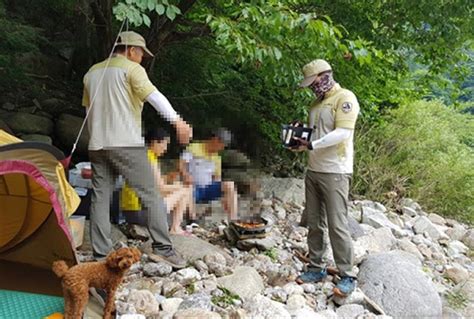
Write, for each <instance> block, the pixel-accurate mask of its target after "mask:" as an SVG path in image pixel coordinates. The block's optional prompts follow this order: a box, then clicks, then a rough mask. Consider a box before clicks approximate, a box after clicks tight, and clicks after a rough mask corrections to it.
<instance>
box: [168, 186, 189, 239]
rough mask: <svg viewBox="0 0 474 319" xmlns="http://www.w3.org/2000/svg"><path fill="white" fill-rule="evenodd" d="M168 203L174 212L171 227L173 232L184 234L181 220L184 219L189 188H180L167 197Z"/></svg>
mask: <svg viewBox="0 0 474 319" xmlns="http://www.w3.org/2000/svg"><path fill="white" fill-rule="evenodd" d="M165 201H166V204H167V206H168V207H169V210H170V211H171V214H172V223H171V227H170V233H171V234H182V233H184V231H183V230H182V229H181V222H182V221H183V214H184V212H185V209H186V207H187V201H188V200H187V190H186V189H185V188H183V189H180V190H178V191H176V192H173V193H172V194H170V195H168V196H167V197H166V198H165Z"/></svg>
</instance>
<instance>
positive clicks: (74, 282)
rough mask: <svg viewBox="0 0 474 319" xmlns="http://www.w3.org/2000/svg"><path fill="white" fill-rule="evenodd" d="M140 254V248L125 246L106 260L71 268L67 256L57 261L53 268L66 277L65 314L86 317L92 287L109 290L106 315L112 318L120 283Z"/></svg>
mask: <svg viewBox="0 0 474 319" xmlns="http://www.w3.org/2000/svg"><path fill="white" fill-rule="evenodd" d="M140 256H141V253H140V251H139V250H138V249H137V248H128V247H123V248H120V249H117V250H116V251H113V252H111V253H110V254H109V255H108V256H107V258H106V260H105V261H98V262H89V263H83V264H79V265H76V266H73V267H71V268H69V267H68V266H67V265H66V263H65V262H64V261H63V260H59V261H55V262H54V263H53V271H54V273H55V274H56V275H57V276H58V277H59V278H61V279H62V286H63V293H64V308H65V309H64V316H65V318H66V319H80V318H82V314H83V312H84V308H85V307H86V305H87V302H88V300H89V287H94V288H101V289H105V290H106V292H107V301H106V303H105V307H104V318H107V319H108V318H111V317H112V312H113V311H114V310H115V302H114V299H115V292H116V290H117V287H118V285H119V284H120V283H121V282H122V279H123V276H124V274H125V272H126V271H127V270H128V269H129V268H130V267H131V266H132V265H133V264H134V263H136V262H137V261H139V260H140Z"/></svg>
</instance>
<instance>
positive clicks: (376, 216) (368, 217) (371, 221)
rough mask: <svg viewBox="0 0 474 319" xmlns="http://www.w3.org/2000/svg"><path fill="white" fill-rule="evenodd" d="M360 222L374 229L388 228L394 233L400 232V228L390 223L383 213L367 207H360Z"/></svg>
mask: <svg viewBox="0 0 474 319" xmlns="http://www.w3.org/2000/svg"><path fill="white" fill-rule="evenodd" d="M362 222H363V223H365V224H368V225H371V226H373V227H375V228H381V227H386V228H390V229H391V230H392V231H394V232H397V233H400V232H401V228H400V227H399V226H397V225H395V224H394V223H392V222H391V221H390V220H389V219H388V218H387V216H385V214H384V213H381V212H378V211H376V210H374V209H371V208H368V207H362Z"/></svg>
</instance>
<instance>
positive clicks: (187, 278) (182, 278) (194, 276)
mask: <svg viewBox="0 0 474 319" xmlns="http://www.w3.org/2000/svg"><path fill="white" fill-rule="evenodd" d="M175 278H176V280H177V281H178V282H179V283H180V284H181V285H183V286H187V285H189V284H190V283H193V282H196V281H199V280H201V275H200V274H199V271H197V270H196V269H194V268H184V269H181V270H179V271H178V272H177V273H176V277H175Z"/></svg>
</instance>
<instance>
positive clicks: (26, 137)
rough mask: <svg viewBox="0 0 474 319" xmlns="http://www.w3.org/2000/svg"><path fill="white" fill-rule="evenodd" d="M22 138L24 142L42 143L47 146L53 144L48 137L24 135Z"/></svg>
mask: <svg viewBox="0 0 474 319" xmlns="http://www.w3.org/2000/svg"><path fill="white" fill-rule="evenodd" d="M20 138H21V139H22V140H23V141H31V142H42V143H46V144H49V145H52V144H53V140H52V139H51V137H49V136H48V135H41V134H24V135H21V136H20Z"/></svg>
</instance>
